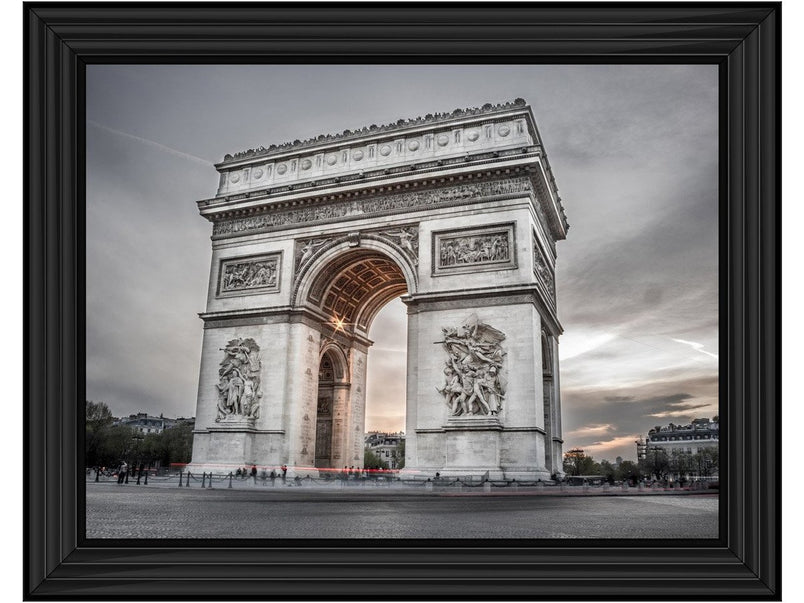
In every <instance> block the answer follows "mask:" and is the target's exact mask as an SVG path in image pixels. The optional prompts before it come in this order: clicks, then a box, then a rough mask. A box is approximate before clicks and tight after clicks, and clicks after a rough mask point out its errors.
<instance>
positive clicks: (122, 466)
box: [117, 461, 128, 484]
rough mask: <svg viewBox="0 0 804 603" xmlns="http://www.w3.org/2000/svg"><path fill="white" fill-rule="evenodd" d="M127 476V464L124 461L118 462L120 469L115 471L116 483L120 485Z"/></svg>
mask: <svg viewBox="0 0 804 603" xmlns="http://www.w3.org/2000/svg"><path fill="white" fill-rule="evenodd" d="M126 474H128V464H127V463H126V461H120V467H119V468H118V469H117V483H118V484H122V483H123V480H125V479H126Z"/></svg>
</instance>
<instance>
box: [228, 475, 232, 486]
mask: <svg viewBox="0 0 804 603" xmlns="http://www.w3.org/2000/svg"><path fill="white" fill-rule="evenodd" d="M229 487H230V488H231V487H232V472H231V471H230V472H229Z"/></svg>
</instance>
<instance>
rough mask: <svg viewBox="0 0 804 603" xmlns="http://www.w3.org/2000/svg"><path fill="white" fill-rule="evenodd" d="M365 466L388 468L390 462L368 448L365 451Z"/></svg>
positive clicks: (368, 467) (366, 467) (369, 467)
mask: <svg viewBox="0 0 804 603" xmlns="http://www.w3.org/2000/svg"><path fill="white" fill-rule="evenodd" d="M363 468H365V469H388V464H387V463H386V462H385V461H383V460H382V459H381V458H380V457H379V456H377V455H376V454H374V453H373V452H372V451H371V450H369V449H368V448H366V449H365V451H364V452H363Z"/></svg>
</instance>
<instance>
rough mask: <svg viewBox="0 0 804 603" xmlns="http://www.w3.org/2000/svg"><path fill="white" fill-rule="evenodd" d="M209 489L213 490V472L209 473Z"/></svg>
mask: <svg viewBox="0 0 804 603" xmlns="http://www.w3.org/2000/svg"><path fill="white" fill-rule="evenodd" d="M207 489H208V490H211V489H212V471H210V472H209V484H208V485H207Z"/></svg>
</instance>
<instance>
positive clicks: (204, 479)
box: [201, 471, 207, 488]
mask: <svg viewBox="0 0 804 603" xmlns="http://www.w3.org/2000/svg"><path fill="white" fill-rule="evenodd" d="M201 487H202V488H206V487H207V472H206V471H204V473H203V474H202V475H201Z"/></svg>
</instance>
